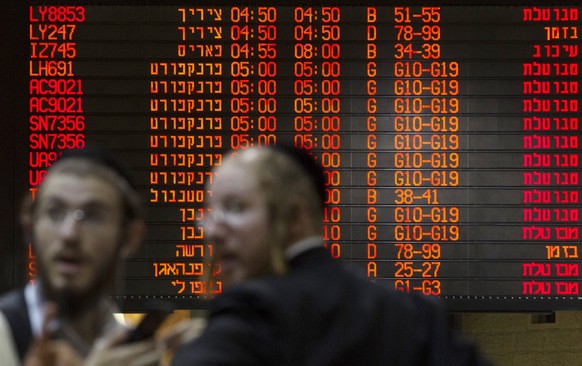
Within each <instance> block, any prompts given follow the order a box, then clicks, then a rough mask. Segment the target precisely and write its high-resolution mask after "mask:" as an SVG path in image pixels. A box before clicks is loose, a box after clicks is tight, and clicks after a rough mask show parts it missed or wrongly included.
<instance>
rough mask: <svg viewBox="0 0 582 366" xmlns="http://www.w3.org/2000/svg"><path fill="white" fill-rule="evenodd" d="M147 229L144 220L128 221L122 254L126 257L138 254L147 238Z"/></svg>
mask: <svg viewBox="0 0 582 366" xmlns="http://www.w3.org/2000/svg"><path fill="white" fill-rule="evenodd" d="M145 230H146V226H145V222H144V221H143V220H130V221H129V222H128V223H127V227H126V232H125V242H124V244H123V248H122V250H121V255H122V257H123V258H124V259H125V258H129V257H132V256H134V255H136V254H137V252H138V250H139V248H140V246H141V243H142V242H143V240H144V238H145Z"/></svg>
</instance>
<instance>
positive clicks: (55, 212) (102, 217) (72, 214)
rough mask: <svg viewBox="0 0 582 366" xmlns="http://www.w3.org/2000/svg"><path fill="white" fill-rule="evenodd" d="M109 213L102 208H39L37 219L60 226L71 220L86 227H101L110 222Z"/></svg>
mask: <svg viewBox="0 0 582 366" xmlns="http://www.w3.org/2000/svg"><path fill="white" fill-rule="evenodd" d="M111 216H112V215H111V212H109V210H106V209H105V208H103V207H86V208H67V207H64V206H49V207H39V209H38V211H37V217H38V218H39V219H45V220H48V221H49V222H50V223H51V224H54V225H62V224H63V223H64V222H66V221H67V220H69V219H71V220H73V221H75V222H78V223H80V224H83V225H86V226H92V227H97V226H102V225H105V224H107V223H108V222H109V221H111Z"/></svg>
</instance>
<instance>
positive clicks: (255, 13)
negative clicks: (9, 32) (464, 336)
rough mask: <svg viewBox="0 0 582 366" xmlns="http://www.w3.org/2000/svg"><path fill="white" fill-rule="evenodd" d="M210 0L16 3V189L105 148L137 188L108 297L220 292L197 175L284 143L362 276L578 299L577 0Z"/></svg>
mask: <svg viewBox="0 0 582 366" xmlns="http://www.w3.org/2000/svg"><path fill="white" fill-rule="evenodd" d="M507 3H510V2H507ZM217 4H218V5H212V3H204V4H203V5H197V2H191V3H190V4H187V2H184V4H181V5H165V4H164V3H163V2H160V3H157V4H155V3H153V2H148V3H144V4H140V3H139V2H130V3H128V4H125V5H124V4H121V5H120V4H119V3H117V4H115V5H113V4H107V2H102V3H92V4H91V5H81V4H80V2H79V4H75V3H73V4H72V3H69V2H67V3H66V4H60V5H45V4H43V3H37V4H35V2H34V1H33V2H31V3H29V4H27V5H26V6H21V11H20V12H15V13H14V15H15V19H11V21H13V22H17V23H18V24H19V26H18V27H17V29H18V30H19V31H23V32H25V35H24V36H22V37H19V38H18V39H19V40H20V41H19V43H18V44H17V48H18V47H20V48H22V49H24V50H25V51H23V52H21V53H18V51H15V52H16V53H15V55H23V56H25V57H24V58H23V59H19V60H17V62H18V63H19V64H20V65H25V66H17V67H16V70H23V71H25V72H24V74H22V75H21V74H17V76H15V77H13V78H12V79H11V80H13V84H15V85H16V84H17V85H16V86H14V88H15V90H24V93H20V94H18V93H17V98H18V100H20V101H21V100H23V99H24V100H25V103H22V102H19V103H16V106H15V107H13V110H14V113H13V118H10V123H14V124H15V126H14V129H15V131H17V133H15V135H14V136H15V137H14V141H15V142H14V161H15V165H16V166H17V167H18V168H14V169H13V171H11V172H9V173H8V174H12V175H13V176H14V179H13V181H14V182H15V188H14V189H15V191H16V193H21V192H26V191H30V192H31V193H32V194H34V192H35V190H36V189H37V188H38V185H39V184H40V183H41V182H42V179H43V177H44V176H45V174H46V169H47V168H48V167H49V166H50V165H51V163H52V162H54V161H55V159H57V158H58V156H59V154H60V153H61V152H62V151H63V150H66V149H72V148H81V147H83V146H85V145H86V144H98V145H102V146H105V147H108V148H111V149H112V150H114V152H115V153H116V155H118V156H119V157H120V158H122V160H124V161H125V162H126V163H127V164H128V165H130V166H131V168H132V169H133V171H134V175H135V177H136V181H137V183H138V186H139V189H140V193H142V194H143V197H144V199H145V201H146V202H147V204H148V225H149V229H148V237H147V240H146V242H145V244H144V248H143V250H142V252H141V253H140V255H139V256H138V257H137V258H135V259H133V260H132V261H130V262H129V264H128V265H127V273H126V275H125V278H124V282H125V285H124V290H123V292H120V293H119V294H118V295H117V298H118V299H120V300H123V301H124V302H126V303H132V302H133V303H139V302H140V301H141V300H143V299H145V298H149V297H156V298H164V299H169V300H171V301H173V302H175V303H176V304H177V305H178V306H179V307H182V308H198V307H201V306H204V305H203V303H204V301H202V300H203V299H204V298H207V297H209V296H212V295H213V294H216V293H219V292H220V291H221V289H222V287H221V282H220V273H214V274H211V275H212V280H211V281H210V282H205V281H204V280H203V279H202V278H201V276H202V275H204V274H205V272H206V271H208V270H209V267H208V265H207V264H205V262H206V261H205V259H207V258H208V256H211V255H212V245H211V244H210V245H209V244H206V243H204V240H203V239H204V233H203V230H202V228H201V227H200V226H199V225H197V223H198V222H199V221H200V220H201V219H202V218H203V217H204V215H205V213H206V212H205V209H204V207H203V205H204V200H205V198H206V197H208V194H209V193H208V191H207V190H206V188H205V186H204V183H205V182H206V181H208V180H211V179H212V175H211V173H210V170H211V168H212V167H213V166H217V165H220V164H221V162H222V159H223V156H224V155H223V154H224V153H226V152H227V151H228V150H231V149H245V148H248V147H251V146H262V145H270V144H277V143H281V142H285V143H293V144H295V145H296V146H298V147H302V148H305V149H308V150H310V151H311V152H312V153H313V156H314V157H315V158H316V159H317V160H318V161H319V162H320V163H321V164H322V165H323V166H324V168H326V183H327V185H328V188H327V190H326V204H327V208H326V211H325V218H324V221H325V222H324V240H325V243H326V244H325V245H326V247H327V249H328V250H329V252H330V255H331V256H332V257H334V258H338V259H341V260H344V261H346V262H349V263H350V264H351V265H353V266H354V267H356V268H358V269H359V270H361V271H362V272H363V273H364V274H365V275H366V276H368V278H369V279H370V280H371V281H374V282H376V283H378V284H380V285H381V286H385V287H388V288H394V289H397V290H400V291H405V292H418V293H421V294H424V295H426V296H436V297H440V298H442V299H443V300H444V301H445V302H447V304H448V305H449V307H450V308H451V309H452V310H455V311H466V310H471V311H484V310H520V311H533V310H560V309H581V308H582V302H581V292H580V278H581V277H580V273H579V271H580V264H579V252H578V251H579V249H580V236H579V233H580V217H579V215H580V210H581V199H580V167H581V165H580V158H581V156H580V155H581V154H580V131H581V129H580V104H582V100H581V97H580V96H581V93H580V90H579V88H580V75H581V73H580V67H581V55H580V36H579V31H580V25H581V20H580V18H581V17H582V11H581V8H580V6H576V5H574V4H573V3H568V2H563V3H557V4H556V3H553V4H552V5H544V2H543V1H537V2H536V1H532V2H528V3H527V4H522V5H503V4H494V3H491V2H489V3H470V4H468V3H463V2H457V3H451V4H439V2H438V1H435V2H434V4H431V2H425V3H422V4H420V5H413V4H412V3H411V2H399V4H394V5H393V4H390V6H387V5H383V4H375V3H370V4H366V3H365V2H363V1H362V2H354V3H353V4H352V3H350V2H336V3H335V4H331V2H320V3H317V2H311V3H303V2H299V3H297V2H295V3H293V2H287V3H285V2H273V3H269V2H266V3H263V4H260V3H243V2H241V3H240V4H244V5H239V3H236V2H229V3H217ZM271 4H272V5H271ZM23 24H24V26H23ZM15 63H16V62H15ZM24 69H26V70H24ZM22 107H24V108H22ZM5 176H6V174H5ZM10 214H11V215H13V216H14V215H15V213H14V212H11V213H10ZM19 239H20V238H19V237H16V239H15V240H14V244H13V245H15V246H17V245H20V240H19ZM15 262H16V260H15ZM27 268H29V270H28V275H29V276H31V277H33V276H34V275H35V264H34V258H33V255H32V253H30V256H29V258H28V259H27Z"/></svg>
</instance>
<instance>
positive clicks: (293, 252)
mask: <svg viewBox="0 0 582 366" xmlns="http://www.w3.org/2000/svg"><path fill="white" fill-rule="evenodd" d="M322 246H323V241H322V240H321V236H317V235H315V236H310V237H307V238H305V239H302V240H299V241H298V242H296V243H293V244H291V246H290V247H289V248H287V250H286V251H285V259H286V260H287V261H290V260H292V259H293V258H295V257H297V256H298V255H299V254H301V253H304V252H306V251H308V250H309V249H313V248H320V247H322Z"/></svg>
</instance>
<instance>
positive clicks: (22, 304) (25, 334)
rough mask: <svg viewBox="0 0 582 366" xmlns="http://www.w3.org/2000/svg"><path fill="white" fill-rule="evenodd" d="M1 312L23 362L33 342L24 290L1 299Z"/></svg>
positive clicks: (8, 294)
mask: <svg viewBox="0 0 582 366" xmlns="http://www.w3.org/2000/svg"><path fill="white" fill-rule="evenodd" d="M0 311H1V312H2V313H4V316H5V317H6V320H7V321H8V324H9V325H10V330H11V331H12V338H13V339H14V344H15V345H16V348H17V351H18V356H19V357H20V359H21V360H22V359H24V355H25V354H26V351H27V350H28V347H29V346H30V344H31V343H32V340H33V335H32V326H31V324H30V317H29V315H28V307H27V305H26V300H25V299H24V289H17V290H12V291H10V292H8V293H7V294H5V295H3V296H2V297H0ZM0 356H1V355H0ZM0 363H1V362H0Z"/></svg>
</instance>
